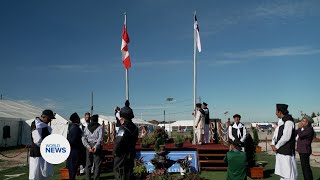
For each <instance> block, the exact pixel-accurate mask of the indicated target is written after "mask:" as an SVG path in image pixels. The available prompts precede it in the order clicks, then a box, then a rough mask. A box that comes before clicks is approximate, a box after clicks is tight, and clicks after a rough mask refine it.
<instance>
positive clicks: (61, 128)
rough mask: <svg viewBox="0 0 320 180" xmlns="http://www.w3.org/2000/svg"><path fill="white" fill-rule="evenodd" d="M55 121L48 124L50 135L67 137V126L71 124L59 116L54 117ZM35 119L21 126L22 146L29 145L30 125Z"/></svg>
mask: <svg viewBox="0 0 320 180" xmlns="http://www.w3.org/2000/svg"><path fill="white" fill-rule="evenodd" d="M55 118H56V119H53V120H52V121H51V123H50V124H49V125H50V126H51V128H52V134H60V135H63V136H64V137H67V133H68V126H69V124H70V123H71V122H70V121H68V120H66V119H64V118H63V117H61V116H60V115H59V114H56V115H55ZM34 119H35V118H32V119H29V120H27V121H25V122H26V123H25V124H24V125H23V128H22V134H25V135H23V136H22V140H21V142H22V144H24V145H27V144H30V143H31V135H30V134H31V132H30V131H31V123H32V122H33V121H34Z"/></svg>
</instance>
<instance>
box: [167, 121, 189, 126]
mask: <svg viewBox="0 0 320 180" xmlns="http://www.w3.org/2000/svg"><path fill="white" fill-rule="evenodd" d="M171 126H172V127H179V126H181V127H193V120H179V121H176V122H174V123H172V124H171Z"/></svg>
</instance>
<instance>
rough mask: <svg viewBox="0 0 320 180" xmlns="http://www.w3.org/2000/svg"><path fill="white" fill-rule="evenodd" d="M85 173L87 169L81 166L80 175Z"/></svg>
mask: <svg viewBox="0 0 320 180" xmlns="http://www.w3.org/2000/svg"><path fill="white" fill-rule="evenodd" d="M84 173H85V168H84V167H83V165H80V175H83V174H84Z"/></svg>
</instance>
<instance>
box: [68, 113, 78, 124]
mask: <svg viewBox="0 0 320 180" xmlns="http://www.w3.org/2000/svg"><path fill="white" fill-rule="evenodd" d="M69 119H70V121H72V122H77V121H80V117H79V115H78V114H77V113H76V112H75V113H73V114H71V116H70V118H69Z"/></svg>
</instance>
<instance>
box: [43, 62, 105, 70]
mask: <svg viewBox="0 0 320 180" xmlns="http://www.w3.org/2000/svg"><path fill="white" fill-rule="evenodd" d="M49 67H50V68H53V69H56V70H63V71H78V72H100V71H102V70H103V68H102V67H101V65H100V66H98V65H88V64H59V65H52V66H49Z"/></svg>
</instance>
